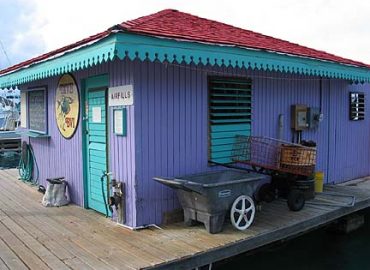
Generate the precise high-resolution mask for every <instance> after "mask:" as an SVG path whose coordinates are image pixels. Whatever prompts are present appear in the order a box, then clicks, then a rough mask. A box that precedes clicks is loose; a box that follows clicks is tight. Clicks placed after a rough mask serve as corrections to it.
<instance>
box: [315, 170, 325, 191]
mask: <svg viewBox="0 0 370 270" xmlns="http://www.w3.org/2000/svg"><path fill="white" fill-rule="evenodd" d="M323 189H324V173H323V172H316V173H315V192H317V193H320V192H323Z"/></svg>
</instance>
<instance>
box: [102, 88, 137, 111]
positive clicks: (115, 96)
mask: <svg viewBox="0 0 370 270" xmlns="http://www.w3.org/2000/svg"><path fill="white" fill-rule="evenodd" d="M133 104H134V88H133V86H132V84H128V85H121V86H116V87H110V88H109V90H108V105H109V106H127V105H133Z"/></svg>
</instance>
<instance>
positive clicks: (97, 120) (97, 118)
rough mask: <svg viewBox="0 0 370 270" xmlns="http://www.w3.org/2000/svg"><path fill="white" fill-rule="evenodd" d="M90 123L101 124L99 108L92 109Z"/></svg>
mask: <svg viewBox="0 0 370 270" xmlns="http://www.w3.org/2000/svg"><path fill="white" fill-rule="evenodd" d="M92 122H93V123H101V107H93V108H92Z"/></svg>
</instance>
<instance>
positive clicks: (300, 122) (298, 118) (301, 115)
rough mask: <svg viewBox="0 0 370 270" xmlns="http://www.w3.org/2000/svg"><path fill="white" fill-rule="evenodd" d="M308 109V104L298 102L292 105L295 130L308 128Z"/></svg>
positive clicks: (292, 119) (292, 124) (292, 125)
mask: <svg viewBox="0 0 370 270" xmlns="http://www.w3.org/2000/svg"><path fill="white" fill-rule="evenodd" d="M307 109H308V108H307V106H306V105H298V104H296V105H292V106H291V128H292V129H294V130H295V131H301V130H305V129H307V128H308V122H307Z"/></svg>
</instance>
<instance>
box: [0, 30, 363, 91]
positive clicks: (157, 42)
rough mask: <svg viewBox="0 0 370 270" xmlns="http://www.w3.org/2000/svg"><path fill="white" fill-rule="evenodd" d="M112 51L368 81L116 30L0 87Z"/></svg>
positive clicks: (348, 70) (350, 71)
mask: <svg viewBox="0 0 370 270" xmlns="http://www.w3.org/2000/svg"><path fill="white" fill-rule="evenodd" d="M115 57H118V58H120V59H121V60H122V59H124V58H129V59H131V60H134V59H137V58H139V59H140V60H142V61H145V60H150V61H160V62H162V63H163V62H169V63H175V62H176V63H181V62H183V63H186V64H195V65H199V64H203V65H211V66H227V67H234V68H235V67H239V68H247V69H249V68H250V69H255V70H264V71H276V72H284V73H292V74H301V75H308V76H322V77H329V78H337V79H344V80H351V81H355V82H370V70H369V69H364V68H358V67H352V66H346V65H341V64H338V63H331V62H325V61H319V60H315V59H309V58H302V57H296V56H290V55H284V54H276V53H271V52H264V51H256V50H248V49H245V48H237V47H229V46H227V47H226V46H214V45H213V46H212V45H207V44H200V43H194V42H179V41H175V40H169V39H158V38H153V37H147V36H139V35H133V34H127V33H117V34H115V35H111V36H109V37H107V38H104V39H102V40H100V41H98V42H96V43H94V44H90V45H89V46H85V47H82V48H79V49H78V50H75V51H72V52H69V53H65V54H64V55H60V56H58V57H56V58H53V59H48V60H46V61H44V62H41V63H37V64H34V65H31V66H29V67H26V68H23V69H21V70H18V71H16V72H14V73H10V74H5V75H3V76H1V77H0V87H1V88H4V87H9V86H15V85H20V84H24V83H28V82H31V81H35V80H40V79H45V78H48V77H52V76H58V75H62V74H64V73H68V72H76V71H79V70H83V69H87V68H90V67H93V66H96V65H99V64H101V63H103V62H107V61H112V60H113V59H114V58H115Z"/></svg>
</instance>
